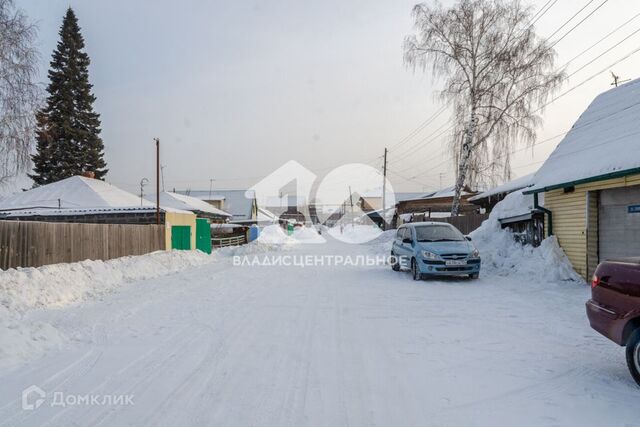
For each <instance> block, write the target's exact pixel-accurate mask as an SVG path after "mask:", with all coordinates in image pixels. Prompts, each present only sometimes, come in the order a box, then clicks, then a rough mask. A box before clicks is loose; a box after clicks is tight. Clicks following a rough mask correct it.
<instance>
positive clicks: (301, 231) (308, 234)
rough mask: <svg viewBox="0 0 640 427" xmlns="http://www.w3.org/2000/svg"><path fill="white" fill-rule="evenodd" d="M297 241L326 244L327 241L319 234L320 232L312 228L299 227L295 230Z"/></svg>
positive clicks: (294, 234) (294, 236)
mask: <svg viewBox="0 0 640 427" xmlns="http://www.w3.org/2000/svg"><path fill="white" fill-rule="evenodd" d="M292 237H293V238H294V239H295V240H297V241H298V242H301V243H326V242H327V241H326V240H325V239H324V238H323V237H322V236H321V235H320V234H318V230H316V229H315V228H311V227H298V228H296V229H295V230H293V236H292Z"/></svg>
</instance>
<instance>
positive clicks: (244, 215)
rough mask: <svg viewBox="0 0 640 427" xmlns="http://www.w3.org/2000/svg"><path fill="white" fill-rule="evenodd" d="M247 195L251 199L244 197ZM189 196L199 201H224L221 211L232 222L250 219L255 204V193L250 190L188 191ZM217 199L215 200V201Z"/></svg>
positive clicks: (183, 192) (182, 192) (180, 192)
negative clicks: (223, 211)
mask: <svg viewBox="0 0 640 427" xmlns="http://www.w3.org/2000/svg"><path fill="white" fill-rule="evenodd" d="M177 193H179V194H186V192H185V191H178V192H177ZM245 193H248V194H249V195H250V196H251V197H246V194H245ZM188 195H189V196H191V197H195V198H198V199H201V200H224V204H223V206H222V207H223V209H224V210H225V211H226V212H229V213H230V214H231V215H233V220H234V221H238V220H250V219H251V218H252V212H253V204H254V203H255V199H256V197H255V192H253V191H252V190H213V193H211V192H209V191H207V190H194V191H189V193H188ZM216 197H217V199H216Z"/></svg>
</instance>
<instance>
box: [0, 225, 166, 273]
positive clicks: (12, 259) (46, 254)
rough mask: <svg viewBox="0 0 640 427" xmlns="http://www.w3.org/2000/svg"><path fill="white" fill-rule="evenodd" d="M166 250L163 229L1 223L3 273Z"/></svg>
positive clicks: (0, 264) (147, 226) (127, 226)
mask: <svg viewBox="0 0 640 427" xmlns="http://www.w3.org/2000/svg"><path fill="white" fill-rule="evenodd" d="M163 249H165V237H164V226H162V225H132V224H73V223H59V222H35V221H0V269H2V270H6V269H9V268H15V267H39V266H41V265H47V264H56V263H60V262H75V261H82V260H85V259H93V260H97V259H100V260H107V259H112V258H118V257H121V256H127V255H142V254H146V253H149V252H154V251H158V250H163Z"/></svg>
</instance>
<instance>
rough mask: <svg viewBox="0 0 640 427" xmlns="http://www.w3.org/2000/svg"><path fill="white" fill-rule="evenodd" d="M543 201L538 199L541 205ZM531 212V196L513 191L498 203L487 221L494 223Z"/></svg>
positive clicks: (520, 191)
mask: <svg viewBox="0 0 640 427" xmlns="http://www.w3.org/2000/svg"><path fill="white" fill-rule="evenodd" d="M542 200H543V199H542V198H540V203H541V204H542V203H543V201H542ZM532 210H533V194H526V195H525V194H522V190H519V191H514V192H513V193H511V194H509V195H507V197H505V198H504V199H503V200H502V201H501V202H500V203H498V204H497V205H496V206H495V207H494V208H493V210H492V211H491V213H490V214H489V219H493V220H495V221H497V220H499V219H503V218H510V217H513V216H518V215H524V214H527V213H529V212H531V211H532Z"/></svg>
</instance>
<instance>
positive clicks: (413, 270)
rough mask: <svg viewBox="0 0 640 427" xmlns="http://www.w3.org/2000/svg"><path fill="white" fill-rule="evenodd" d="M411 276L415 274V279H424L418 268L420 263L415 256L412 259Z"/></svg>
mask: <svg viewBox="0 0 640 427" xmlns="http://www.w3.org/2000/svg"><path fill="white" fill-rule="evenodd" d="M411 276H413V280H420V279H422V274H420V270H419V269H418V263H417V262H416V259H415V258H412V259H411Z"/></svg>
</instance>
